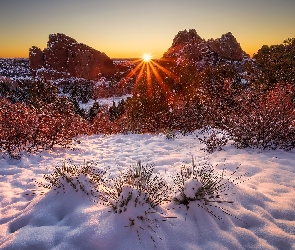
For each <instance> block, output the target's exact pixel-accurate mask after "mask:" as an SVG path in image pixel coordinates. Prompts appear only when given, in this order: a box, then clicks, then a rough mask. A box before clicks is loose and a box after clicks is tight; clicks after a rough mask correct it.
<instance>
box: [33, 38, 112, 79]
mask: <svg viewBox="0 0 295 250" xmlns="http://www.w3.org/2000/svg"><path fill="white" fill-rule="evenodd" d="M29 59H30V68H31V71H32V73H33V75H35V76H39V77H44V78H46V79H56V78H61V77H71V76H72V77H79V78H85V79H91V80H93V79H97V78H98V76H100V75H103V76H110V75H112V74H114V73H115V65H114V64H113V61H112V60H111V59H110V58H109V57H108V56H107V55H106V54H105V53H103V52H100V51H97V50H95V49H93V48H91V47H89V46H87V45H85V44H82V43H78V42H77V41H76V40H75V39H73V38H71V37H69V36H66V35H64V34H60V33H58V34H51V35H49V41H48V43H47V48H45V49H44V50H43V51H42V50H41V49H39V48H37V47H35V46H33V47H31V48H30V51H29Z"/></svg>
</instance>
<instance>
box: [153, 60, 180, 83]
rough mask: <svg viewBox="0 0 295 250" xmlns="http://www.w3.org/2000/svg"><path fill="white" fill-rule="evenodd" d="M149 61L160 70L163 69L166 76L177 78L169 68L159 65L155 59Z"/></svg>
mask: <svg viewBox="0 0 295 250" xmlns="http://www.w3.org/2000/svg"><path fill="white" fill-rule="evenodd" d="M151 63H152V64H154V65H155V66H156V67H157V68H159V69H160V70H161V71H163V72H164V73H165V74H167V75H168V76H170V77H172V78H173V79H174V80H175V79H177V76H176V75H175V74H173V73H172V72H171V71H170V70H168V69H165V68H164V67H163V66H161V65H160V64H158V63H156V62H155V61H151Z"/></svg>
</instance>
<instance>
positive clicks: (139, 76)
mask: <svg viewBox="0 0 295 250" xmlns="http://www.w3.org/2000/svg"><path fill="white" fill-rule="evenodd" d="M140 65H142V67H141V68H140V71H139V74H138V75H137V77H136V81H135V85H134V92H136V90H137V87H138V84H139V81H140V79H141V78H142V75H143V70H144V68H145V65H144V64H143V62H141V63H140Z"/></svg>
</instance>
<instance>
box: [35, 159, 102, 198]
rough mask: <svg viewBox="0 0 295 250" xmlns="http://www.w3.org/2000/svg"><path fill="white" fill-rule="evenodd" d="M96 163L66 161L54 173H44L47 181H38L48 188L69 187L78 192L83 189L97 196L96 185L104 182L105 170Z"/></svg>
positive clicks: (64, 189) (88, 193)
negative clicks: (76, 163)
mask: <svg viewBox="0 0 295 250" xmlns="http://www.w3.org/2000/svg"><path fill="white" fill-rule="evenodd" d="M96 166H97V164H96V163H93V162H84V164H83V165H74V164H71V163H69V162H64V163H63V165H62V166H60V167H55V169H54V171H53V173H51V174H44V176H43V178H44V179H45V180H46V183H40V182H37V184H38V185H39V186H42V187H44V188H47V189H51V190H57V192H58V193H59V191H60V190H63V192H64V193H65V192H66V190H68V189H69V188H73V189H74V190H75V191H76V192H78V191H82V192H83V193H84V194H86V195H91V196H97V189H96V186H98V185H100V184H101V183H103V182H104V179H105V174H106V171H105V170H101V169H98V168H97V167H96Z"/></svg>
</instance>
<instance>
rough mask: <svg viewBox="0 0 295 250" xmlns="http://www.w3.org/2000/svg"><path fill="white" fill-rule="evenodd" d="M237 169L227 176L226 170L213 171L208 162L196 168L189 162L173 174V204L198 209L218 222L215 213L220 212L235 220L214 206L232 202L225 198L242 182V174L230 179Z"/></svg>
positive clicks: (219, 217)
mask: <svg viewBox="0 0 295 250" xmlns="http://www.w3.org/2000/svg"><path fill="white" fill-rule="evenodd" d="M238 168H239V167H237V168H236V170H235V171H234V172H232V173H231V174H230V175H229V176H227V175H226V168H224V169H223V170H222V171H217V170H216V169H215V168H214V166H213V165H211V164H209V163H208V162H205V163H204V164H201V165H199V166H196V165H195V163H194V161H193V162H192V166H184V167H183V168H182V169H181V171H180V173H177V174H176V176H174V178H173V180H174V185H175V188H176V190H175V192H176V195H175V198H174V202H176V204H179V205H183V206H185V207H186V209H187V211H191V210H194V209H195V208H197V207H201V208H202V209H204V210H205V211H207V212H208V213H209V214H211V215H212V216H214V217H215V218H217V219H218V220H221V221H222V220H223V219H222V217H221V216H220V215H219V214H218V211H222V213H224V214H226V215H230V216H233V217H234V218H236V219H238V218H237V217H236V216H234V215H233V214H231V213H230V212H229V211H228V210H227V209H225V208H223V207H221V206H219V205H216V204H222V203H227V204H231V203H233V201H232V200H230V199H228V198H227V196H228V194H229V191H230V190H231V189H233V188H234V186H235V185H238V184H240V183H241V182H244V181H245V180H243V177H244V176H245V174H244V175H239V176H234V175H235V174H236V172H237V170H238ZM216 209H217V210H216Z"/></svg>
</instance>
